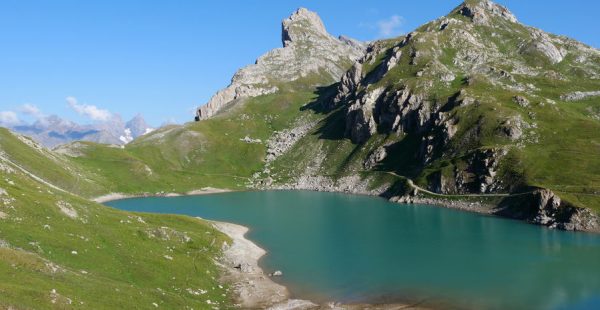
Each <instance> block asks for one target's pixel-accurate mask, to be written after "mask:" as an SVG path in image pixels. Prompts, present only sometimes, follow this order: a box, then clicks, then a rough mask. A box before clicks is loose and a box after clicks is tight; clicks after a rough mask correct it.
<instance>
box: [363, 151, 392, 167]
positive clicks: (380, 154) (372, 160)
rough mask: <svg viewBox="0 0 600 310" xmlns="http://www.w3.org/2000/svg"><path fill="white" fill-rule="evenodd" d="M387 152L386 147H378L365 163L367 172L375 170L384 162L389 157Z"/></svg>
mask: <svg viewBox="0 0 600 310" xmlns="http://www.w3.org/2000/svg"><path fill="white" fill-rule="evenodd" d="M387 155H388V154H387V150H386V149H385V147H384V146H381V147H378V148H377V149H375V151H373V152H372V153H371V154H370V155H369V157H367V159H366V160H365V162H364V167H365V169H367V170H370V169H373V168H375V166H377V164H379V163H380V162H382V161H383V160H384V159H385V158H386V157H387Z"/></svg>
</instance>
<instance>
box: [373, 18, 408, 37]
mask: <svg viewBox="0 0 600 310" xmlns="http://www.w3.org/2000/svg"><path fill="white" fill-rule="evenodd" d="M403 24H404V18H403V17H402V16H400V15H392V16H390V18H388V19H383V20H380V21H378V22H377V30H378V31H379V36H381V37H391V36H394V35H399V34H400V32H401V31H400V28H401V27H402V25H403Z"/></svg>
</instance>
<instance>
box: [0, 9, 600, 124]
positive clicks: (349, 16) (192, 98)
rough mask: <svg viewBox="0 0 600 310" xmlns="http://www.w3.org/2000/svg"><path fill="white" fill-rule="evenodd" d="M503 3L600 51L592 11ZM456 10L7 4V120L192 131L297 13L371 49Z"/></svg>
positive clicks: (3, 33) (1, 50)
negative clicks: (113, 122) (201, 112)
mask: <svg viewBox="0 0 600 310" xmlns="http://www.w3.org/2000/svg"><path fill="white" fill-rule="evenodd" d="M497 2H498V3H501V4H504V5H506V6H508V7H509V9H511V10H512V11H513V13H515V15H517V17H518V18H519V20H520V21H521V22H524V23H525V24H528V25H532V26H536V27H539V28H542V29H544V30H546V31H549V32H553V33H558V34H564V35H568V36H570V37H573V38H575V39H578V40H580V41H583V42H584V43H587V44H590V45H592V46H595V47H600V36H599V35H598V26H597V22H598V21H597V17H598V15H599V14H600V13H599V12H600V2H599V1H597V0H571V1H569V2H568V4H565V2H564V1H558V0H544V1H542V0H528V1H523V0H501V1H497ZM459 3H460V1H447V0H443V1H442V0H419V1H415V0H410V1H405V0H396V1H389V0H388V1H382V0H374V1H364V0H362V1H356V0H347V1H344V2H339V1H310V0H307V1H295V0H290V1H281V0H268V1H257V0H255V1H242V0H239V1H194V0H189V1H184V0H174V1H151V0H143V1H142V0H130V1H125V0H121V1H109V0H104V1H79V0H53V1H47V0H39V1H29V0H3V1H1V2H0V85H1V88H0V119H4V121H5V122H6V121H11V119H13V116H16V117H17V118H18V119H19V120H20V121H32V120H33V119H34V118H35V117H39V116H40V115H49V114H58V115H60V116H62V117H65V118H68V119H71V120H74V121H78V122H83V123H86V122H92V121H101V120H102V119H104V118H105V117H106V115H112V114H113V113H118V114H120V115H121V116H122V117H123V118H126V119H129V118H131V117H133V116H134V115H135V114H137V113H142V114H143V115H144V116H145V117H146V119H147V120H148V121H149V122H150V123H151V124H152V125H155V126H156V125H160V124H162V123H164V122H168V121H176V122H185V121H189V120H191V119H192V110H193V108H195V107H196V106H198V105H200V104H203V103H204V102H206V101H207V100H208V99H209V98H210V96H211V95H212V94H213V93H214V92H215V91H217V90H218V89H220V88H222V87H225V86H227V84H228V83H229V80H230V78H231V76H232V75H233V73H234V72H235V71H236V70H237V69H238V68H240V67H242V66H244V65H247V64H250V63H253V62H254V60H255V59H256V58H257V57H258V56H259V55H261V54H263V53H264V52H266V51H268V50H270V49H272V48H275V47H279V46H280V45H281V42H280V31H281V26H280V23H281V20H282V19H283V18H285V17H287V16H288V15H289V14H290V13H292V12H293V11H294V10H295V9H296V8H298V7H300V6H303V7H307V8H309V9H311V10H314V11H316V12H318V13H319V15H320V16H321V18H322V19H323V21H324V23H325V26H326V27H327V29H328V30H329V32H330V33H332V34H334V35H340V34H345V35H348V36H351V37H355V38H358V39H361V40H373V39H377V38H382V37H391V36H396V35H399V34H401V33H405V32H409V31H411V30H412V29H414V28H416V27H418V26H419V25H421V24H423V23H425V22H427V21H429V20H432V19H434V18H437V17H439V16H442V15H445V14H447V13H448V12H449V11H450V10H451V9H452V8H454V7H455V6H457V5H458V4H459ZM12 112H14V113H12ZM13 121H16V120H13Z"/></svg>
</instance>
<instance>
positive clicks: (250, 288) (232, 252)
mask: <svg viewBox="0 0 600 310" xmlns="http://www.w3.org/2000/svg"><path fill="white" fill-rule="evenodd" d="M203 220H204V219H203ZM209 222H210V223H212V224H213V227H214V228H215V229H217V230H219V231H220V232H222V233H223V234H225V235H227V236H229V237H230V238H231V239H232V244H230V245H228V246H224V248H223V257H222V258H221V259H220V260H219V265H220V266H221V267H222V268H223V269H224V274H223V275H222V277H221V281H223V282H225V283H227V284H228V285H230V286H231V288H232V289H233V292H234V294H235V296H234V298H235V306H236V307H240V308H242V309H272V310H292V309H298V310H300V309H314V310H317V309H348V310H359V309H381V310H386V309H431V308H423V307H419V306H418V305H409V304H399V303H394V304H341V303H337V302H329V303H325V304H318V303H315V302H312V301H310V300H304V299H293V298H291V297H290V296H291V295H290V292H289V291H288V289H287V288H286V287H285V286H283V285H281V284H279V283H276V282H275V281H273V280H272V279H271V276H270V275H267V274H265V272H264V271H263V269H262V268H261V267H260V266H259V263H258V262H259V260H260V258H261V257H263V256H264V255H265V254H266V253H267V252H266V251H265V250H264V249H262V248H260V247H259V246H257V245H256V244H255V243H253V242H252V241H250V240H248V239H246V237H245V235H246V233H247V232H248V231H249V228H248V227H245V226H242V225H238V224H233V223H227V222H218V221H209Z"/></svg>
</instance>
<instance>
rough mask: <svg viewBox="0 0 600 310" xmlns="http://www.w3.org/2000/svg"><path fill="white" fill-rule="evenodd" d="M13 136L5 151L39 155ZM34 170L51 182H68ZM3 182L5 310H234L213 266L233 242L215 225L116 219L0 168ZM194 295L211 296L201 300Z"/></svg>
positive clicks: (1, 288)
mask: <svg viewBox="0 0 600 310" xmlns="http://www.w3.org/2000/svg"><path fill="white" fill-rule="evenodd" d="M8 135H10V134H8ZM8 135H7V134H6V132H2V133H1V135H0V136H1V137H2V139H1V140H0V145H1V149H2V150H7V146H10V147H11V148H12V147H18V149H19V150H21V151H26V152H25V153H23V155H26V154H36V153H35V152H36V151H33V150H31V149H28V146H27V145H25V144H21V145H19V143H18V142H16V141H12V140H10V138H9V136H8ZM7 141H9V143H8V144H5V142H7ZM30 160H31V158H29V157H18V158H14V157H13V158H12V161H13V162H16V163H17V164H19V165H23V166H25V165H33V163H32V162H30ZM3 167H4V168H6V167H12V166H11V165H10V164H7V163H3ZM50 167H52V166H50ZM29 168H33V166H30V167H29ZM31 170H32V171H36V172H40V173H41V174H45V177H49V178H50V176H51V173H56V174H57V175H60V174H61V173H60V171H58V172H56V171H52V169H48V170H45V169H43V168H36V170H34V169H31ZM0 175H1V178H0V188H2V189H4V191H6V193H4V191H1V192H2V194H0V199H1V201H0V211H1V212H3V214H4V215H5V217H6V218H4V219H0V240H2V241H0V244H3V245H2V246H0V278H1V279H2V281H0V308H4V307H11V306H12V307H17V308H35V309H45V308H64V307H67V306H68V305H69V303H71V306H72V307H76V308H86V309H90V308H92V309H115V308H121V309H127V308H139V307H141V308H153V305H152V304H153V303H156V304H158V305H160V306H161V307H168V308H183V309H185V308H195V309H203V308H210V306H209V305H208V304H207V302H206V300H208V299H210V300H211V301H217V302H219V303H220V304H223V303H226V302H228V300H229V299H228V296H227V292H226V290H225V288H223V289H222V288H219V286H218V285H219V284H218V283H217V281H216V280H215V278H216V277H218V270H217V267H216V266H215V265H214V263H213V257H215V256H217V255H218V254H219V253H220V246H221V244H222V243H223V242H224V241H226V237H225V236H223V235H222V234H221V233H219V232H217V231H216V230H214V229H213V228H212V227H211V226H210V225H209V224H207V223H206V222H204V221H200V220H196V219H192V218H188V217H182V216H171V215H151V214H135V213H130V212H122V211H118V210H114V209H111V208H107V207H104V206H101V205H98V204H95V203H92V202H89V201H87V200H85V199H82V198H79V197H77V196H74V195H71V194H68V193H64V192H61V191H59V190H56V189H53V188H51V187H48V186H46V185H44V184H42V183H39V182H38V181H36V180H33V179H32V178H30V177H29V176H27V175H25V174H24V173H22V172H20V171H19V170H17V169H14V168H12V171H10V170H7V169H0ZM65 184H67V183H65ZM59 205H62V206H63V207H66V208H70V209H72V210H75V211H76V212H77V217H75V218H71V217H69V216H67V215H66V214H65V213H63V212H61V209H60V208H59ZM186 236H187V237H186ZM188 238H189V239H188ZM73 251H76V252H77V253H76V254H74V252H73ZM166 255H167V256H169V257H171V258H172V260H171V259H168V258H166V257H165V256H166ZM187 289H192V290H194V291H198V290H199V289H203V290H207V293H206V294H203V295H194V294H191V293H189V292H188V291H187ZM54 290H55V292H56V293H57V295H56V294H53V291H54ZM53 300H54V302H52V301H53Z"/></svg>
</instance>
